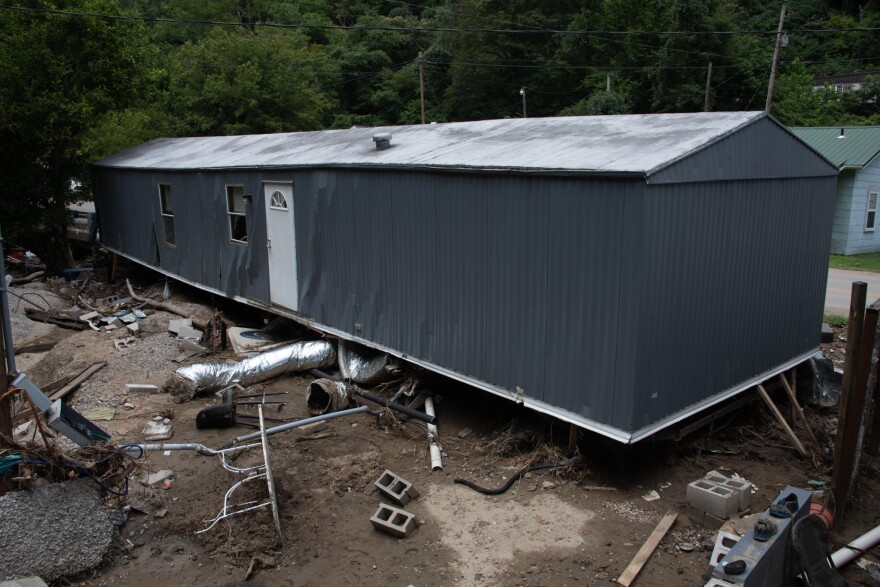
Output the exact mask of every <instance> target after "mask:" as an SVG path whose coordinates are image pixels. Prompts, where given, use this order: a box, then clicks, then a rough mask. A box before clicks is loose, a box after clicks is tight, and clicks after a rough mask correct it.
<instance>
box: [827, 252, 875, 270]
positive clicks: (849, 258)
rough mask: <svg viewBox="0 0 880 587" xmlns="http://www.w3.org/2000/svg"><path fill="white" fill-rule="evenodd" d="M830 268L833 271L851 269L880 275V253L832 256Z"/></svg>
mask: <svg viewBox="0 0 880 587" xmlns="http://www.w3.org/2000/svg"><path fill="white" fill-rule="evenodd" d="M829 266H830V267H831V268H832V269H849V270H851V271H870V272H871V273H880V253H864V254H861V255H831V262H830V263H829Z"/></svg>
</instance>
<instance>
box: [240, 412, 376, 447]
mask: <svg viewBox="0 0 880 587" xmlns="http://www.w3.org/2000/svg"><path fill="white" fill-rule="evenodd" d="M369 411H370V408H368V407H367V406H359V407H357V408H351V409H350V410H342V411H339V412H330V413H329V414H321V415H320V416H314V417H312V418H305V419H304V420H297V421H296V422H291V423H289V424H282V425H281V426H275V427H274V428H269V429H268V430H266V434H275V433H276V432H284V431H285V430H292V429H294V428H299V427H300V426H305V425H306V424H314V423H315V422H326V421H327V420H333V419H334V418H341V417H342V416H351V415H352V414H361V413H363V412H369ZM260 436H261V433H260V432H253V433H251V434H245V435H244V436H239V437H238V438H234V439H233V440H232V443H233V444H238V443H239V442H246V441H248V440H253V439H254V438H260Z"/></svg>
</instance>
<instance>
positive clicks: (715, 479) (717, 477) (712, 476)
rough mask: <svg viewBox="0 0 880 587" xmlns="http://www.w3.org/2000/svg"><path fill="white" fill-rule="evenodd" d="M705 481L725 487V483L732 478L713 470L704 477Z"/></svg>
mask: <svg viewBox="0 0 880 587" xmlns="http://www.w3.org/2000/svg"><path fill="white" fill-rule="evenodd" d="M703 479H705V480H706V481H711V482H712V483H717V484H718V485H724V482H725V481H727V480H729V479H730V477H727V476H726V475H722V474H721V473H719V472H718V471H716V470H714V469H713V470H711V471H709V472H708V473H706V474H705V475H703Z"/></svg>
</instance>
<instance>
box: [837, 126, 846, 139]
mask: <svg viewBox="0 0 880 587" xmlns="http://www.w3.org/2000/svg"><path fill="white" fill-rule="evenodd" d="M837 138H838V139H845V138H846V135H844V134H843V129H842V128H841V129H840V136H839V137H837Z"/></svg>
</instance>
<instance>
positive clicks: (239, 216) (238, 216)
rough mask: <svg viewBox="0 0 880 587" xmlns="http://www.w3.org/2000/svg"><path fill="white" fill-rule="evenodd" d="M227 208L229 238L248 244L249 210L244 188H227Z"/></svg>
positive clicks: (236, 186)
mask: <svg viewBox="0 0 880 587" xmlns="http://www.w3.org/2000/svg"><path fill="white" fill-rule="evenodd" d="M226 207H227V211H228V212H229V238H231V239H232V242H236V243H247V210H246V209H245V201H244V186H241V185H228V186H226Z"/></svg>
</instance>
